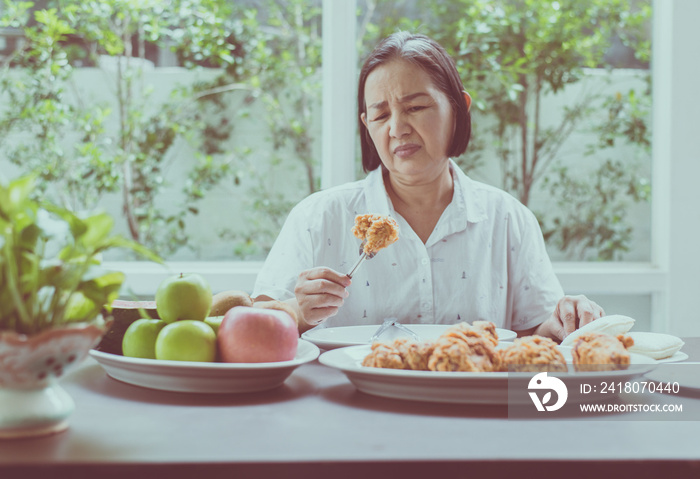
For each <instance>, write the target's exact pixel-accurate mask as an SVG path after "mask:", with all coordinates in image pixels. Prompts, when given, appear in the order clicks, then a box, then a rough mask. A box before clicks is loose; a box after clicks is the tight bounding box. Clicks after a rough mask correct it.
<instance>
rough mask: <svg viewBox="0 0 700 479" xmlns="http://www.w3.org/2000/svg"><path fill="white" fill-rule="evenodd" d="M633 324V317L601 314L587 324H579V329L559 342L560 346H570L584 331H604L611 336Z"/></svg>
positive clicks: (630, 327) (627, 329) (624, 330)
mask: <svg viewBox="0 0 700 479" xmlns="http://www.w3.org/2000/svg"><path fill="white" fill-rule="evenodd" d="M632 326H634V319H633V318H630V317H629V316H623V315H621V314H611V315H610V316H603V317H602V318H598V319H596V320H594V321H591V322H590V323H588V324H585V325H583V326H581V327H580V328H579V329H577V330H576V331H574V332H573V333H571V334H569V335H568V336H567V337H565V338H564V340H563V341H562V342H561V345H562V346H571V345H572V344H573V342H574V340H575V339H576V338H578V337H579V336H581V335H582V334H586V333H593V332H597V333H605V334H609V335H611V336H617V335H618V334H625V333H626V332H627V331H629V330H630V329H632Z"/></svg>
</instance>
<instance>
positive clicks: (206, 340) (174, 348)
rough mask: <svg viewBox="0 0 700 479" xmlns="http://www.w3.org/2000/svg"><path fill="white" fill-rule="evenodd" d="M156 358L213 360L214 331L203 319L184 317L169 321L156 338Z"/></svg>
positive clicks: (214, 355)
mask: <svg viewBox="0 0 700 479" xmlns="http://www.w3.org/2000/svg"><path fill="white" fill-rule="evenodd" d="M156 359H168V360H171V361H200V362H213V361H215V360H216V333H214V330H213V329H212V328H211V326H209V325H208V324H206V323H205V322H204V321H196V320H192V319H184V320H182V321H176V322H174V323H170V324H168V325H166V326H165V327H164V328H163V329H162V330H161V332H160V334H158V338H157V339H156Z"/></svg>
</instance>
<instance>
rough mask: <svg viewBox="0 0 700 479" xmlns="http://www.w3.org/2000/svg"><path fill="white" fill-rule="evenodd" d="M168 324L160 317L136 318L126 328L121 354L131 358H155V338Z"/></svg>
mask: <svg viewBox="0 0 700 479" xmlns="http://www.w3.org/2000/svg"><path fill="white" fill-rule="evenodd" d="M166 324H168V323H166V322H165V321H162V320H160V319H137V320H136V321H134V322H133V323H131V324H130V325H129V327H128V328H126V332H125V333H124V339H122V354H123V355H124V356H129V357H131V358H146V359H155V358H156V338H157V337H158V334H159V333H160V331H161V330H162V329H163V328H164V327H165V325H166Z"/></svg>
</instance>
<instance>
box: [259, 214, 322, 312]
mask: <svg viewBox="0 0 700 479" xmlns="http://www.w3.org/2000/svg"><path fill="white" fill-rule="evenodd" d="M306 205H307V203H306V202H301V203H299V204H297V205H296V206H295V207H294V208H293V209H292V211H291V212H290V213H289V216H287V219H286V220H285V222H284V225H283V226H282V230H281V231H280V233H279V235H278V236H277V239H276V240H275V242H274V244H273V245H272V249H271V250H270V253H269V254H268V255H267V258H266V259H265V263H264V264H263V266H262V268H261V270H260V272H259V273H258V276H257V279H256V281H255V287H254V288H253V294H252V296H253V297H254V298H255V297H257V296H260V295H266V296H269V297H271V298H274V299H277V300H280V301H284V300H286V299H290V298H293V297H294V286H295V285H296V282H297V278H298V276H299V273H301V272H302V271H304V270H306V269H309V268H312V267H313V258H312V252H313V251H314V247H313V246H314V245H313V240H312V235H311V232H310V227H311V226H310V222H309V221H308V219H309V213H308V208H307V207H306Z"/></svg>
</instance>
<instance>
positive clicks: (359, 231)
mask: <svg viewBox="0 0 700 479" xmlns="http://www.w3.org/2000/svg"><path fill="white" fill-rule="evenodd" d="M375 217H379V215H373V214H367V215H357V216H356V217H355V226H353V227H352V234H354V235H355V236H356V237H357V238H358V239H361V240H364V239H365V238H366V237H367V230H368V229H369V227H370V226H372V223H373V222H374V219H375Z"/></svg>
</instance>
